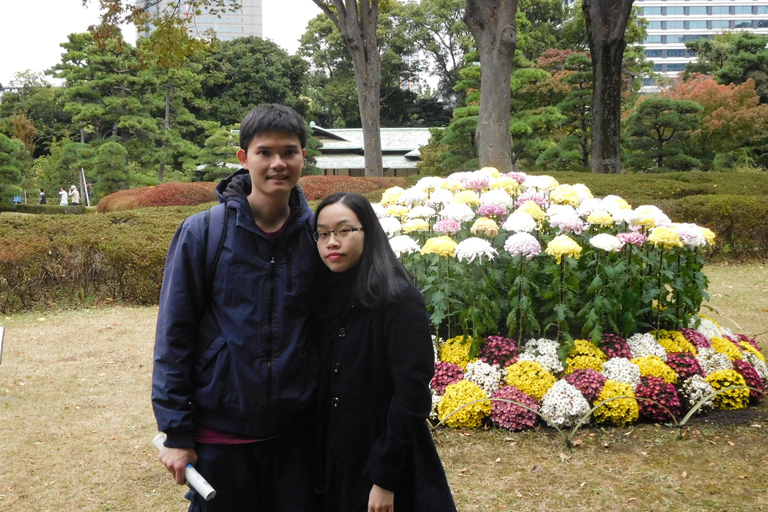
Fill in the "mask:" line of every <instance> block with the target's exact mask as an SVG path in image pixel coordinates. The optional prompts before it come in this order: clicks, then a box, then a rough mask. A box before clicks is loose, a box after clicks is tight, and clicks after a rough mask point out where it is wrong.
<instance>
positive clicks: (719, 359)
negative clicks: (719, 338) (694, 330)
mask: <svg viewBox="0 0 768 512" xmlns="http://www.w3.org/2000/svg"><path fill="white" fill-rule="evenodd" d="M696 360H697V361H698V362H699V366H701V369H702V370H703V371H704V374H705V375H709V374H710V373H713V372H716V371H720V370H733V362H731V360H730V358H729V357H728V356H727V355H725V354H721V353H720V352H718V351H717V350H715V349H713V348H706V347H703V348H700V349H698V352H697V353H696Z"/></svg>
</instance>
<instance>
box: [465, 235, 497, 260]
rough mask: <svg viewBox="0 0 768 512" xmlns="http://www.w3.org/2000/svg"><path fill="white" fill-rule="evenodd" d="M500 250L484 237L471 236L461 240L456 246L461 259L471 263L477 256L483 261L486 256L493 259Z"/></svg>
mask: <svg viewBox="0 0 768 512" xmlns="http://www.w3.org/2000/svg"><path fill="white" fill-rule="evenodd" d="M497 254H498V252H497V251H496V249H494V248H493V246H492V245H491V243H490V242H489V241H488V240H483V239H482V238H476V237H470V238H467V239H465V240H462V241H461V242H459V244H458V245H457V246H456V252H455V256H456V259H457V260H459V261H464V260H466V261H467V263H471V262H473V261H474V260H475V258H477V259H478V260H480V261H482V259H483V258H484V257H486V258H488V259H489V260H492V259H494V258H495V257H496V255H497Z"/></svg>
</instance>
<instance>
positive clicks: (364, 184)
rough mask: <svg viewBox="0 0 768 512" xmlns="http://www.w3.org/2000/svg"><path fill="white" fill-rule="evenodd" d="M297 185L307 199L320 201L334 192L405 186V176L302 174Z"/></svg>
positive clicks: (360, 192)
mask: <svg viewBox="0 0 768 512" xmlns="http://www.w3.org/2000/svg"><path fill="white" fill-rule="evenodd" d="M299 186H300V187H301V188H302V190H304V195H305V196H307V200H308V201H322V200H323V199H325V198H326V197H328V196H329V195H331V194H333V193H335V192H357V193H358V194H364V195H366V194H370V193H372V192H375V191H377V190H380V191H384V190H385V189H387V188H390V187H406V186H408V182H407V181H406V180H405V178H377V177H369V176H366V177H356V176H302V177H301V178H299Z"/></svg>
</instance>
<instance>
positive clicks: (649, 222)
mask: <svg viewBox="0 0 768 512" xmlns="http://www.w3.org/2000/svg"><path fill="white" fill-rule="evenodd" d="M637 223H638V224H639V225H641V226H643V227H644V228H646V229H650V228H652V227H654V226H656V216H655V215H653V214H645V215H643V216H641V217H640V219H638V221H637Z"/></svg>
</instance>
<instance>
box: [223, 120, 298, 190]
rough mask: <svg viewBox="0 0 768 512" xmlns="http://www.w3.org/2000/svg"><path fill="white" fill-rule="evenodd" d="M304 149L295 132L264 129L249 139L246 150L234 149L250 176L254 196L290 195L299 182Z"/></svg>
mask: <svg viewBox="0 0 768 512" xmlns="http://www.w3.org/2000/svg"><path fill="white" fill-rule="evenodd" d="M305 154H306V151H305V150H304V149H302V147H301V142H300V141H299V138H298V137H297V136H296V135H288V134H286V133H279V132H266V133H262V134H260V135H257V136H256V137H254V138H253V140H251V143H250V144H249V145H248V151H244V150H242V149H240V150H238V151H237V159H238V160H239V161H240V164H241V165H242V166H243V167H244V168H245V169H248V173H249V174H250V175H251V182H252V185H253V190H252V192H251V194H255V195H266V196H273V195H276V194H277V195H282V194H286V195H289V194H290V192H291V190H293V187H295V186H296V183H297V182H298V181H299V177H300V176H301V169H302V167H304V156H305Z"/></svg>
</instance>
